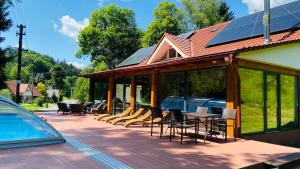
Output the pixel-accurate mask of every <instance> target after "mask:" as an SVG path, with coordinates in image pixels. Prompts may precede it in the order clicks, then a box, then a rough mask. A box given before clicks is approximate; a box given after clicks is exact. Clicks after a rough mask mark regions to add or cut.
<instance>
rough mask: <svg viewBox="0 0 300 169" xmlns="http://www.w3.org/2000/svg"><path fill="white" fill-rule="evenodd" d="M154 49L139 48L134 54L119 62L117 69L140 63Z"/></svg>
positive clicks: (152, 47)
mask: <svg viewBox="0 0 300 169" xmlns="http://www.w3.org/2000/svg"><path fill="white" fill-rule="evenodd" d="M154 48H155V46H150V47H147V48H141V49H139V50H137V51H136V52H135V53H134V54H132V55H131V56H129V57H128V58H127V59H125V60H124V61H123V62H121V63H120V64H119V65H118V66H117V67H124V66H130V65H135V64H139V63H141V62H142V61H143V60H145V59H146V58H147V57H148V56H149V55H150V54H151V53H152V51H153V50H154Z"/></svg>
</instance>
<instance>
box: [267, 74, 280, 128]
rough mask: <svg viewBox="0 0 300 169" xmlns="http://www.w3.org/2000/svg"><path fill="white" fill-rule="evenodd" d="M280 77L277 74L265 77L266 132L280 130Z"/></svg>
mask: <svg viewBox="0 0 300 169" xmlns="http://www.w3.org/2000/svg"><path fill="white" fill-rule="evenodd" d="M278 83H279V76H278V75H277V74H269V73H267V74H266V75H265V125H266V126H265V127H266V131H272V130H277V129H279V126H278V124H279V122H278V120H279V119H278V117H279V116H278V115H279V113H280V112H279V111H280V110H279V107H278V105H279V104H278V98H279V97H280V96H279V93H278V87H279V84H278Z"/></svg>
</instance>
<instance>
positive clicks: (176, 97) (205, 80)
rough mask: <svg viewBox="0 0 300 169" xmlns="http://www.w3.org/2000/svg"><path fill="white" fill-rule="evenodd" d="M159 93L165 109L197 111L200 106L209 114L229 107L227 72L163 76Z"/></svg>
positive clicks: (160, 77) (208, 70) (175, 73)
mask: <svg viewBox="0 0 300 169" xmlns="http://www.w3.org/2000/svg"><path fill="white" fill-rule="evenodd" d="M158 91H159V92H158V101H159V104H161V106H162V108H179V109H181V110H183V111H188V112H195V111H196V109H197V107H198V106H207V107H209V111H210V112H213V111H214V110H215V109H214V108H216V111H217V108H219V109H222V108H225V107H226V69H225V68H223V67H222V68H212V69H201V70H194V71H187V72H172V73H162V74H160V75H159V85H158ZM213 109H214V110H213Z"/></svg>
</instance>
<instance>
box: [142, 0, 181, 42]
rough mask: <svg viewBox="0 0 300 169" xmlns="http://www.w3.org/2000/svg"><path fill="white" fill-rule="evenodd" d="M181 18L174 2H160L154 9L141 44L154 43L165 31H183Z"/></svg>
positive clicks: (175, 33) (173, 32)
mask: <svg viewBox="0 0 300 169" xmlns="http://www.w3.org/2000/svg"><path fill="white" fill-rule="evenodd" d="M183 19H184V18H183V12H182V11H181V10H179V9H177V8H176V5H175V4H174V3H171V2H166V1H164V2H161V3H160V4H159V5H158V7H157V8H156V9H155V10H154V21H153V22H152V23H150V25H149V26H148V28H147V30H146V31H145V33H144V36H143V38H142V46H143V47H148V46H151V45H154V44H156V43H157V42H158V41H159V39H160V38H161V37H162V35H163V34H164V33H165V32H167V33H171V34H174V35H178V34H180V33H183V32H184V31H185V30H186V28H185V26H184V25H185V24H184V20H183Z"/></svg>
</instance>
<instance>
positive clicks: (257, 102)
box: [239, 68, 264, 134]
mask: <svg viewBox="0 0 300 169" xmlns="http://www.w3.org/2000/svg"><path fill="white" fill-rule="evenodd" d="M239 73H240V78H241V110H242V111H241V127H242V133H243V134H245V133H254V132H262V131H264V113H263V107H264V105H263V93H264V92H263V72H262V71H257V70H251V69H245V68H239Z"/></svg>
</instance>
